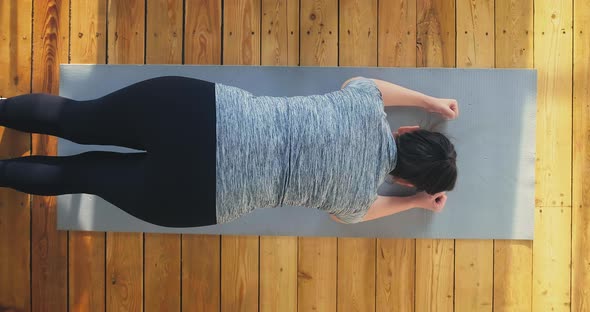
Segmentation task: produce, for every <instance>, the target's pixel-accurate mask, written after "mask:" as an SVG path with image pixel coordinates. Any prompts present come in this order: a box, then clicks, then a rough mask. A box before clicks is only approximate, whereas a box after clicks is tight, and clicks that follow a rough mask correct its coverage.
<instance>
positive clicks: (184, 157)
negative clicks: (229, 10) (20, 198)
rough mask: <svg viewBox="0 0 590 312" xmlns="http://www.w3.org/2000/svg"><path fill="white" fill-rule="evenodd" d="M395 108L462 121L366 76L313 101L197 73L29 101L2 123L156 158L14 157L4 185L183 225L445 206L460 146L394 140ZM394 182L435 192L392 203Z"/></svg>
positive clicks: (453, 112) (1, 111)
mask: <svg viewBox="0 0 590 312" xmlns="http://www.w3.org/2000/svg"><path fill="white" fill-rule="evenodd" d="M384 104H385V105H390V106H403V105H405V106H418V107H422V108H424V109H427V110H429V111H431V112H437V113H440V114H442V115H444V116H445V117H447V118H448V119H453V118H455V117H457V115H458V106H457V102H456V101H454V100H447V99H436V98H432V97H429V96H426V95H424V94H421V93H418V92H415V91H411V90H408V89H405V88H402V87H400V86H396V85H394V84H391V83H387V82H384V81H380V80H372V79H366V78H360V77H359V78H353V79H351V80H349V81H347V82H346V83H345V84H344V85H343V87H342V89H341V90H338V91H334V92H331V93H327V94H323V95H312V96H299V97H268V96H255V95H253V94H251V93H249V92H247V91H245V90H242V89H239V88H236V87H231V86H226V85H223V84H215V83H211V82H207V81H202V80H197V79H191V78H183V77H160V78H154V79H150V80H146V81H142V82H139V83H136V84H133V85H131V86H127V87H125V88H123V89H120V90H118V91H115V92H113V93H111V94H108V95H106V96H104V97H101V98H98V99H94V100H90V101H74V100H71V99H67V98H63V97H59V96H53V95H47V94H28V95H21V96H16V97H13V98H9V99H3V100H0V126H5V127H9V128H14V129H17V130H21V131H27V132H34V133H43V134H50V135H54V136H59V137H62V138H65V139H68V140H71V141H73V142H76V143H81V144H99V145H117V146H123V147H129V148H133V149H137V150H140V151H142V152H135V153H114V152H103V151H94V152H87V153H82V154H78V155H74V156H63V157H52V156H27V157H20V158H15V159H6V160H1V161H0V187H9V188H12V189H16V190H18V191H21V192H25V193H29V194H35V195H46V196H51V195H61V194H74V193H87V194H94V195H97V196H100V197H102V198H103V199H105V200H107V201H108V202H110V203H112V204H113V205H115V206H117V207H119V208H120V209H122V210H124V211H126V212H127V213H129V214H131V215H133V216H135V217H137V218H140V219H142V220H145V221H147V222H150V223H153V224H157V225H162V226H169V227H194V226H204V225H212V224H216V223H225V222H229V221H232V220H234V219H236V218H238V217H239V216H241V215H243V214H246V213H248V212H251V211H252V210H254V209H255V208H265V207H277V206H303V207H310V208H317V209H321V210H324V211H326V212H328V213H330V214H331V215H332V217H333V218H334V219H335V220H336V221H340V222H345V223H355V222H360V221H365V220H371V219H375V218H379V217H382V216H386V215H390V214H393V213H396V212H399V211H402V210H407V209H410V208H414V207H421V208H425V209H430V210H434V211H439V210H441V209H442V208H443V207H444V204H445V201H446V195H445V193H444V192H445V191H448V190H451V189H453V187H454V184H455V180H456V177H457V170H456V167H455V157H456V154H455V151H454V149H453V145H452V144H451V143H450V142H449V140H448V139H447V138H446V137H444V136H443V135H442V134H439V133H433V132H429V131H425V130H418V129H417V128H415V127H402V128H400V129H399V130H398V132H397V134H392V132H391V130H390V128H389V125H388V123H387V120H386V118H385V117H386V115H385V112H384V109H383V105H384ZM143 151H145V152H143ZM388 174H392V175H393V176H394V177H395V179H396V181H397V182H398V183H401V184H405V185H414V186H416V188H417V189H418V190H419V191H423V192H420V193H418V194H417V195H415V196H411V197H404V198H402V197H386V196H378V195H377V188H378V186H379V185H380V184H381V183H382V182H383V181H384V179H385V177H386V176H387V175H388Z"/></svg>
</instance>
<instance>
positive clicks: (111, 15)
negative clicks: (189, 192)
mask: <svg viewBox="0 0 590 312" xmlns="http://www.w3.org/2000/svg"><path fill="white" fill-rule="evenodd" d="M144 13H145V1H141V0H130V1H116V0H109V7H108V25H107V27H108V35H109V39H108V47H107V48H108V51H107V53H108V54H107V55H108V63H109V64H143V63H144V51H145V45H144V38H145V18H146V16H145V14H144ZM106 246H107V252H106V253H107V263H106V295H107V301H106V307H107V311H119V310H127V311H142V310H143V299H144V298H143V289H144V287H143V285H144V282H143V271H144V270H143V260H144V258H143V253H144V251H143V234H142V233H107V242H106Z"/></svg>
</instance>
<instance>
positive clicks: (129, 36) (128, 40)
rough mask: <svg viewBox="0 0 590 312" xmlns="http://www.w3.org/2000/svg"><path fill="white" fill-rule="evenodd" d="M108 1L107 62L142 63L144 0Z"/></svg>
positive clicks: (143, 48) (143, 50)
mask: <svg viewBox="0 0 590 312" xmlns="http://www.w3.org/2000/svg"><path fill="white" fill-rule="evenodd" d="M108 1H109V7H108V35H109V39H108V63H109V64H143V63H144V52H145V44H144V41H145V18H146V16H145V0H126V1H120V0H108Z"/></svg>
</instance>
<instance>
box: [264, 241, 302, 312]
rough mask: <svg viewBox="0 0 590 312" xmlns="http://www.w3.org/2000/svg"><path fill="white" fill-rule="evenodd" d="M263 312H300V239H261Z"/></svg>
mask: <svg viewBox="0 0 590 312" xmlns="http://www.w3.org/2000/svg"><path fill="white" fill-rule="evenodd" d="M260 311H261V312H273V311H284V312H289V311H291V312H296V311H297V237H288V236H285V237H283V236H261V237H260Z"/></svg>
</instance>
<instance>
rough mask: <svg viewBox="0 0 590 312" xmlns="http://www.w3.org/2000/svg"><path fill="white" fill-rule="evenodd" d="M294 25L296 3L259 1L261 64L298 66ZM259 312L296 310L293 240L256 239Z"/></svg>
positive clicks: (291, 1) (297, 12) (292, 0)
mask: <svg viewBox="0 0 590 312" xmlns="http://www.w3.org/2000/svg"><path fill="white" fill-rule="evenodd" d="M294 4H296V5H294ZM289 9H291V10H289ZM298 25H299V1H295V0H263V1H262V39H261V40H262V56H261V62H262V65H297V64H298V63H299V38H298V37H295V36H294V34H295V31H296V33H297V34H298V33H299V30H298V28H299V27H298ZM295 28H297V29H295ZM289 62H292V63H289ZM260 311H262V312H264V311H269V312H270V311H285V312H288V311H292V312H295V311H297V237H283V236H263V237H260Z"/></svg>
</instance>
